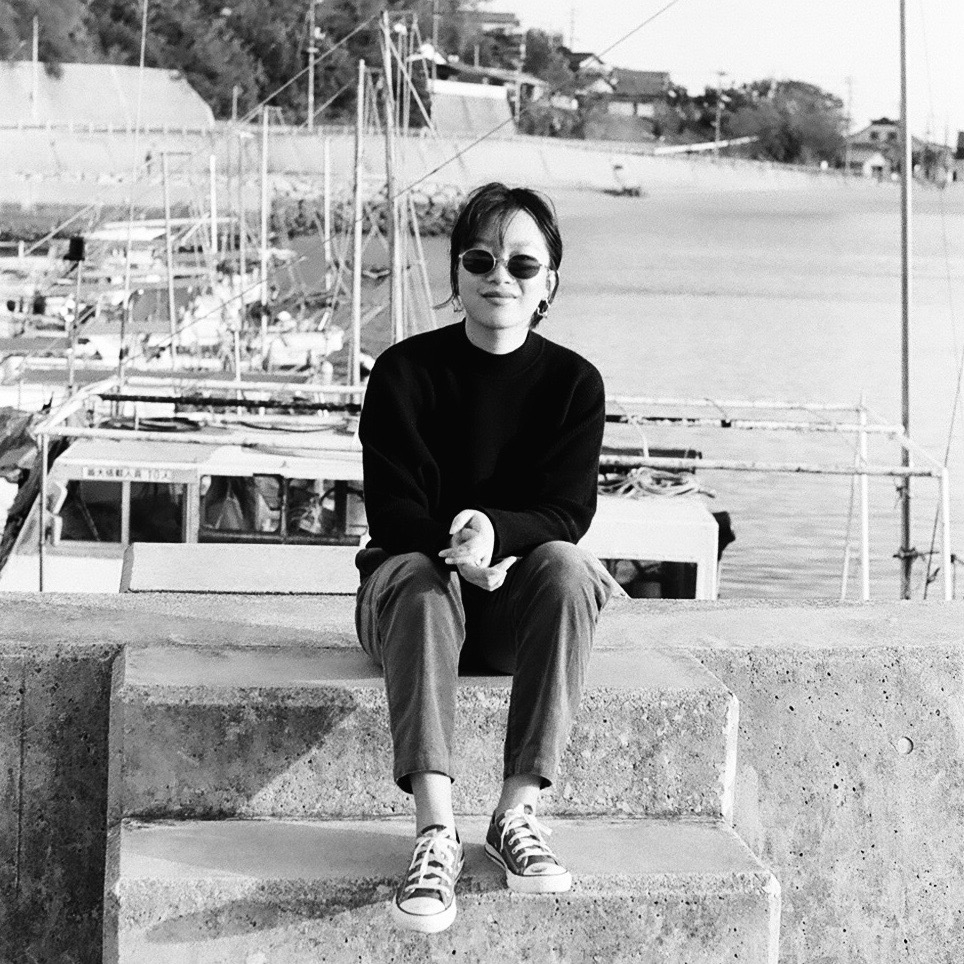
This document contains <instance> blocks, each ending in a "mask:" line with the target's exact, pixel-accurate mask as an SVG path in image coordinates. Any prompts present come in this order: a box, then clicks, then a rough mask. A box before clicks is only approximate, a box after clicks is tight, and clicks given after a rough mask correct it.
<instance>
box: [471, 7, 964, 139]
mask: <svg viewBox="0 0 964 964" xmlns="http://www.w3.org/2000/svg"><path fill="white" fill-rule="evenodd" d="M670 3H672V6H670V7H669V8H668V9H666V10H664V11H663V12H662V13H659V11H660V10H661V9H663V8H664V7H667V5H668V4H670ZM906 5H907V37H908V44H907V47H908V65H909V68H908V102H909V111H908V116H909V119H910V125H911V128H912V130H913V131H914V133H916V134H917V135H918V136H925V135H927V134H928V133H930V136H931V139H932V140H934V141H940V142H942V141H944V138H945V131H947V132H948V136H949V138H950V141H951V143H954V142H956V132H957V131H964V0H906ZM485 9H488V10H506V11H512V12H513V13H515V14H516V15H517V16H518V17H519V19H520V20H521V21H522V24H523V26H524V27H526V28H530V27H537V28H541V29H545V30H549V31H552V32H558V33H561V34H562V35H563V39H564V40H565V41H566V42H567V43H568V41H569V39H570V36H572V38H573V40H574V47H575V49H577V50H588V51H592V52H594V53H602V51H604V50H605V49H606V48H608V47H610V46H611V45H613V44H615V43H616V42H617V41H619V40H620V38H622V37H623V36H624V35H626V34H629V33H630V31H632V30H633V29H634V28H635V27H637V26H638V25H639V24H641V23H642V22H643V21H644V20H646V19H647V18H649V17H652V16H653V15H654V14H658V16H656V17H655V19H654V20H653V21H652V22H651V23H649V24H647V25H645V26H643V27H641V28H640V29H639V30H638V31H636V32H635V33H633V34H632V36H630V37H628V38H627V39H625V40H622V41H621V42H619V43H618V44H617V45H616V46H614V47H613V49H612V50H610V51H609V52H608V53H606V54H604V55H603V59H604V60H605V61H606V62H607V63H610V64H614V65H615V66H620V67H630V68H634V69H637V70H666V71H668V72H669V74H670V77H671V79H672V80H673V81H674V82H675V83H679V84H682V85H683V86H684V87H686V88H687V89H688V90H689V91H690V93H699V92H702V90H703V89H704V88H705V87H707V86H715V85H716V83H717V79H718V77H717V74H718V72H719V71H724V72H725V77H724V79H723V83H724V85H729V84H733V85H739V84H741V83H745V82H747V81H751V80H760V79H763V78H766V77H774V78H776V79H793V80H803V81H809V82H810V83H814V84H817V85H819V86H820V87H823V88H824V89H825V90H828V91H830V92H831V93H834V94H837V96H838V97H840V98H841V99H842V100H843V102H844V105H845V108H846V106H847V104H848V103H849V104H850V111H849V113H850V116H851V117H852V118H853V124H852V128H853V129H859V128H860V127H863V126H864V125H865V124H866V123H867V122H868V121H869V120H870V119H871V118H875V117H882V116H887V117H892V118H896V117H897V116H898V114H899V110H900V54H899V49H900V46H899V36H900V0H490V2H489V3H487V4H486V6H485ZM955 48H956V49H955Z"/></svg>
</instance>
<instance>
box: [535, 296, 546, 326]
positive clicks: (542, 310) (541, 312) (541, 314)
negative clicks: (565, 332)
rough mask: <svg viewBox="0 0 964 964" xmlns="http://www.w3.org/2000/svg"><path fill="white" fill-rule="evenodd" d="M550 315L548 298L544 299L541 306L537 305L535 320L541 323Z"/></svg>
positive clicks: (540, 303)
mask: <svg viewBox="0 0 964 964" xmlns="http://www.w3.org/2000/svg"><path fill="white" fill-rule="evenodd" d="M548 314H549V301H548V299H547V298H543V299H542V301H540V302H539V304H538V305H536V311H535V320H536V321H537V322H540V321H542V319H543V318H545V316H546V315H548Z"/></svg>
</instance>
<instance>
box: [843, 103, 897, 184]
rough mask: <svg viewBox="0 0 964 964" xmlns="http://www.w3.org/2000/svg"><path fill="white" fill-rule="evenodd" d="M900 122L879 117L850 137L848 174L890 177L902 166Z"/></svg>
mask: <svg viewBox="0 0 964 964" xmlns="http://www.w3.org/2000/svg"><path fill="white" fill-rule="evenodd" d="M899 153H900V133H899V130H898V123H897V121H895V120H891V119H890V118H889V117H879V118H878V119H877V120H872V121H871V122H870V124H869V125H868V126H867V127H865V128H863V130H859V131H857V132H855V133H853V134H851V135H849V136H848V137H847V153H846V158H845V164H846V165H847V173H848V174H862V175H863V176H864V177H876V178H889V177H890V176H891V174H892V173H893V172H894V171H895V170H897V169H898V168H899V166H900V158H899Z"/></svg>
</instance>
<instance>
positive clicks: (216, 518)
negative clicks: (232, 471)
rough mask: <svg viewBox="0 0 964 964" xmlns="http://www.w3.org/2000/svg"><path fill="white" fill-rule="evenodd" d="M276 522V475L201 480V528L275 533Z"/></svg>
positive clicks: (278, 501)
mask: <svg viewBox="0 0 964 964" xmlns="http://www.w3.org/2000/svg"><path fill="white" fill-rule="evenodd" d="M280 524H281V479H280V478H278V477H276V476H273V475H255V476H239V475H210V476H205V477H204V479H203V480H202V482H201V527H202V529H213V530H215V531H217V532H258V533H277V532H279V531H280Z"/></svg>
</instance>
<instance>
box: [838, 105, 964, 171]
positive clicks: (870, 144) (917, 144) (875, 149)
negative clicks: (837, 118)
mask: <svg viewBox="0 0 964 964" xmlns="http://www.w3.org/2000/svg"><path fill="white" fill-rule="evenodd" d="M960 148H961V145H960V144H959V145H958V152H957V153H960V152H961V151H960ZM900 155H901V147H900V125H899V123H898V122H897V121H895V120H891V119H890V118H888V117H880V118H878V119H877V120H874V121H871V122H870V124H869V125H868V126H867V127H865V128H864V129H863V130H860V131H857V132H856V133H855V134H851V135H850V136H849V137H848V138H847V152H846V156H845V159H844V164H845V166H847V168H848V173H851V174H862V175H863V176H864V177H876V178H879V179H884V178H889V177H891V176H893V175H894V174H896V173H897V172H899V171H900ZM911 158H912V161H913V168H914V174H915V175H916V176H918V177H921V178H924V179H925V180H928V181H935V182H938V183H944V182H946V181H949V180H952V179H956V177H955V172H956V171H957V170H958V169H959V167H960V166H961V164H962V162H961V161H958V160H955V156H954V152H953V151H952V149H951V148H949V147H947V146H946V145H944V144H935V143H933V142H932V141H928V140H924V139H922V138H919V137H913V138H911ZM958 177H959V175H958Z"/></svg>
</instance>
